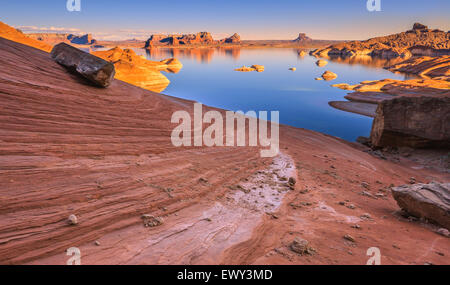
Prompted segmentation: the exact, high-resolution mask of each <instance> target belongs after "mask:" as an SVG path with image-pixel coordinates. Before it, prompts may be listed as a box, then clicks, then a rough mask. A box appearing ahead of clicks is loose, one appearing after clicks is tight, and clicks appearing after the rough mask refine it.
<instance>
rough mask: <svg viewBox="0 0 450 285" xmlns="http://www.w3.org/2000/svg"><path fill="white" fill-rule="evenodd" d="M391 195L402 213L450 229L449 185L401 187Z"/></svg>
mask: <svg viewBox="0 0 450 285" xmlns="http://www.w3.org/2000/svg"><path fill="white" fill-rule="evenodd" d="M392 195H393V196H394V199H395V200H396V201H397V204H398V205H399V206H400V208H402V209H403V210H404V211H406V212H408V213H409V214H411V215H413V216H415V217H418V218H425V219H427V220H430V221H432V222H434V223H437V224H439V225H441V226H443V227H445V228H447V229H450V183H430V184H414V185H403V186H399V187H394V188H392Z"/></svg>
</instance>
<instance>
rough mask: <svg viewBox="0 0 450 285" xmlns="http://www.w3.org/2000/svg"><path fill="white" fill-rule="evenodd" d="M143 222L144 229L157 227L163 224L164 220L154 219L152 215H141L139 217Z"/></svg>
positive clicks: (160, 218)
mask: <svg viewBox="0 0 450 285" xmlns="http://www.w3.org/2000/svg"><path fill="white" fill-rule="evenodd" d="M141 218H142V219H143V220H144V226H145V227H151V228H152V227H157V226H160V225H162V224H163V223H164V220H163V218H162V217H155V216H152V215H142V217H141Z"/></svg>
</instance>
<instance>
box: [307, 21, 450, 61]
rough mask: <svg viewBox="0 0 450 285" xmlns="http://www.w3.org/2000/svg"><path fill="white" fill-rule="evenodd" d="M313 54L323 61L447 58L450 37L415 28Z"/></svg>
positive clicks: (419, 27) (340, 44)
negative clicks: (334, 58) (340, 58)
mask: <svg viewBox="0 0 450 285" xmlns="http://www.w3.org/2000/svg"><path fill="white" fill-rule="evenodd" d="M312 54H313V55H317V56H323V57H326V56H344V57H353V56H357V55H371V56H378V57H382V58H392V57H402V58H410V57H411V56H412V55H415V56H424V55H429V56H439V55H446V54H450V33H448V32H444V31H440V30H430V29H428V28H426V27H425V28H424V27H423V26H419V25H417V24H416V25H414V28H413V29H412V30H409V31H406V32H403V33H399V34H394V35H389V36H384V37H376V38H372V39H368V40H366V41H352V42H345V43H339V44H336V45H332V46H329V47H326V48H323V49H317V50H315V51H314V52H312Z"/></svg>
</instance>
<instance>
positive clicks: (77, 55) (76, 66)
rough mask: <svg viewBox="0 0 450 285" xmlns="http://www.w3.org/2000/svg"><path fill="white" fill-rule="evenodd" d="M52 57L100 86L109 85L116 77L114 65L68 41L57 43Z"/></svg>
mask: <svg viewBox="0 0 450 285" xmlns="http://www.w3.org/2000/svg"><path fill="white" fill-rule="evenodd" d="M51 57H52V58H53V60H55V61H56V62H57V63H59V64H61V65H63V66H65V67H66V68H68V69H69V70H71V71H75V72H76V73H78V74H79V75H81V76H83V77H84V78H86V79H88V80H89V81H91V82H92V83H94V84H95V85H98V86H100V87H108V86H109V85H110V84H111V82H112V81H113V79H114V75H115V73H116V72H115V69H114V65H113V64H112V63H110V62H108V61H106V60H104V59H101V58H99V57H96V56H94V55H92V54H89V53H86V52H84V51H82V50H79V49H77V48H75V47H72V46H70V45H68V44H66V43H60V44H58V45H56V46H55V47H54V48H53V50H52V52H51Z"/></svg>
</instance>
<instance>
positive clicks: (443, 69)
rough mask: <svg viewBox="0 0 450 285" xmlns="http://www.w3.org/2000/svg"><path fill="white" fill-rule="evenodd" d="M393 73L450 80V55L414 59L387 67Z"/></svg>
mask: <svg viewBox="0 0 450 285" xmlns="http://www.w3.org/2000/svg"><path fill="white" fill-rule="evenodd" d="M387 69H388V70H390V71H393V72H403V73H408V74H416V75H419V76H421V77H425V78H436V77H448V78H450V55H443V56H438V57H429V56H424V57H414V58H411V59H408V60H405V61H403V62H401V63H398V64H395V65H392V66H390V67H387Z"/></svg>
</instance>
